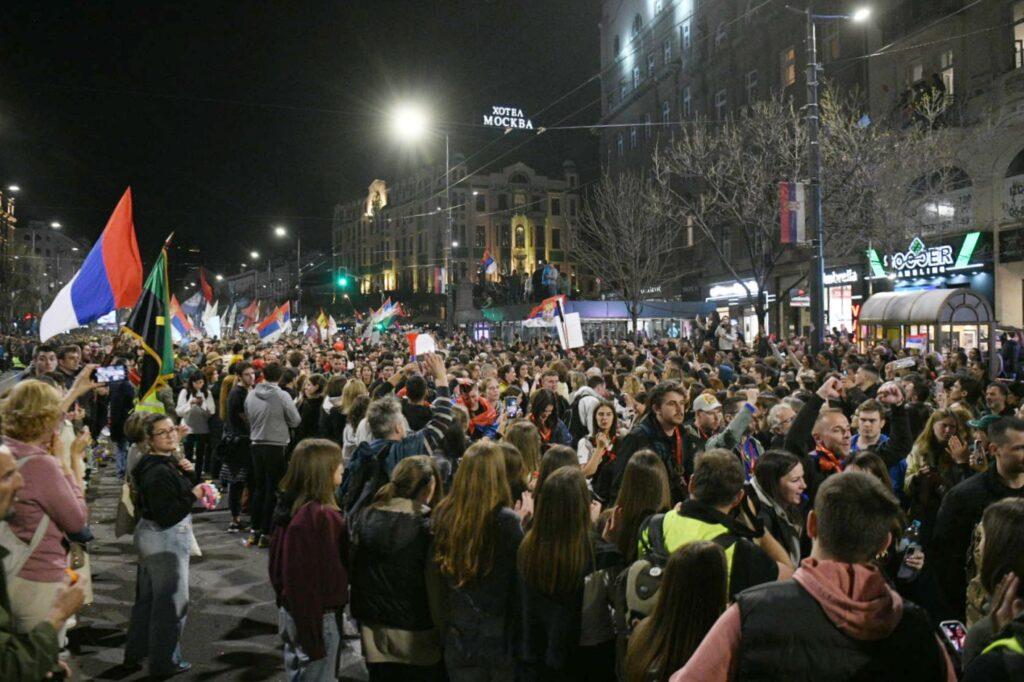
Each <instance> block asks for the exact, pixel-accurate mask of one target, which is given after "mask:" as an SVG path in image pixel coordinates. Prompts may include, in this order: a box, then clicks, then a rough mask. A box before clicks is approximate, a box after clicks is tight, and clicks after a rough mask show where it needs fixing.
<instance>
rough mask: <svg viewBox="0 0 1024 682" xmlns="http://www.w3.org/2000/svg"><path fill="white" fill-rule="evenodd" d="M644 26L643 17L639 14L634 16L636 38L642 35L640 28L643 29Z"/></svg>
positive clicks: (634, 35)
mask: <svg viewBox="0 0 1024 682" xmlns="http://www.w3.org/2000/svg"><path fill="white" fill-rule="evenodd" d="M643 27H644V20H643V18H642V17H641V16H640V15H639V14H637V15H636V16H635V17H633V37H634V38H636V37H637V36H638V35H640V29H642V28H643Z"/></svg>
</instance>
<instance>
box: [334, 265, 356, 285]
mask: <svg viewBox="0 0 1024 682" xmlns="http://www.w3.org/2000/svg"><path fill="white" fill-rule="evenodd" d="M334 281H335V282H336V283H337V284H338V287H339V288H341V289H348V285H349V283H350V282H351V281H352V280H351V279H350V278H349V276H348V268H338V274H337V275H336V276H335V278H334Z"/></svg>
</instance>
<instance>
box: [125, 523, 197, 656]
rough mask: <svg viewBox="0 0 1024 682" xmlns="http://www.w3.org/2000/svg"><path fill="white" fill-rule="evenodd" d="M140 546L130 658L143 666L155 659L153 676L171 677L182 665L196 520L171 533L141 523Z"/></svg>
mask: <svg viewBox="0 0 1024 682" xmlns="http://www.w3.org/2000/svg"><path fill="white" fill-rule="evenodd" d="M134 542H135V549H136V551H138V553H139V567H138V572H137V576H138V577H137V582H136V585H135V604H134V605H133V606H132V612H131V619H130V620H129V621H128V636H127V638H126V640H125V645H124V658H125V661H138V660H139V659H141V658H144V657H146V656H149V673H150V675H155V676H160V675H169V674H171V673H173V672H175V670H176V668H177V667H178V665H179V664H180V663H181V662H182V659H181V635H182V632H183V631H184V629H185V618H186V615H187V613H188V557H189V549H190V548H191V547H192V516H191V515H189V516H186V517H185V518H184V519H182V520H181V521H179V522H178V523H177V524H175V525H173V526H171V527H170V528H161V527H160V526H159V525H158V524H157V523H156V522H155V521H150V520H148V519H141V520H140V521H139V525H138V526H136V528H135V537H134Z"/></svg>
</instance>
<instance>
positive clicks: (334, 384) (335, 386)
mask: <svg viewBox="0 0 1024 682" xmlns="http://www.w3.org/2000/svg"><path fill="white" fill-rule="evenodd" d="M347 384H348V380H347V379H346V378H345V376H344V375H341V374H338V375H335V376H332V377H331V378H330V379H328V380H327V385H326V386H325V387H324V402H323V405H322V407H321V410H320V420H319V425H318V426H317V435H318V436H320V437H321V438H326V439H327V440H332V441H334V442H335V443H337V444H338V445H339V446H340V445H341V444H342V442H343V438H344V437H345V413H344V412H343V411H342V409H341V403H342V394H343V393H344V392H345V386H346V385H347Z"/></svg>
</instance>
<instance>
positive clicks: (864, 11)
mask: <svg viewBox="0 0 1024 682" xmlns="http://www.w3.org/2000/svg"><path fill="white" fill-rule="evenodd" d="M870 16H871V8H870V7H858V8H857V9H855V10H854V11H853V14H851V15H850V21H856V22H857V23H860V22H862V21H867V19H868V17H870Z"/></svg>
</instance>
